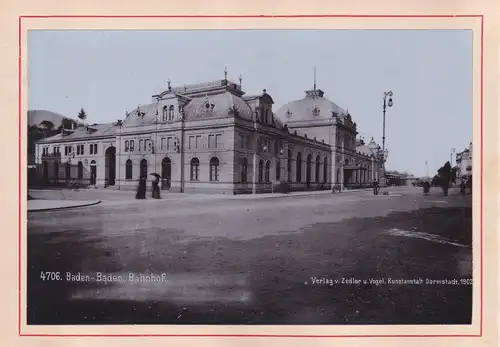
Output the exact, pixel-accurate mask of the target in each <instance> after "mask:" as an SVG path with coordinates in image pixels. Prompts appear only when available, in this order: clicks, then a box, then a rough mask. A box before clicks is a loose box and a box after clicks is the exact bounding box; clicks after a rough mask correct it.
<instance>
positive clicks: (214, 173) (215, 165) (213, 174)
mask: <svg viewBox="0 0 500 347" xmlns="http://www.w3.org/2000/svg"><path fill="white" fill-rule="evenodd" d="M218 180H219V158H216V157H213V158H212V159H210V181H218Z"/></svg>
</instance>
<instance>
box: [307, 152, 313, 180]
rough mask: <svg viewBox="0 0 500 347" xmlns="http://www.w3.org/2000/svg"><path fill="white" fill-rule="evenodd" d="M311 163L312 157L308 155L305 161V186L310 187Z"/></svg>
mask: <svg viewBox="0 0 500 347" xmlns="http://www.w3.org/2000/svg"><path fill="white" fill-rule="evenodd" d="M311 161H312V155H311V154H309V155H308V156H307V159H306V186H307V187H310V186H311Z"/></svg>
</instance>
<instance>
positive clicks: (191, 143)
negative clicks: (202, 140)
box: [189, 136, 195, 150]
mask: <svg viewBox="0 0 500 347" xmlns="http://www.w3.org/2000/svg"><path fill="white" fill-rule="evenodd" d="M194 145H195V144H194V136H189V149H190V150H191V149H194V148H195V147H194Z"/></svg>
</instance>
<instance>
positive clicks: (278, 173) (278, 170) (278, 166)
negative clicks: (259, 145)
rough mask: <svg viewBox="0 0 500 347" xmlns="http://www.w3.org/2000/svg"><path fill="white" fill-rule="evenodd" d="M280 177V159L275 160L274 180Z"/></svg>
mask: <svg viewBox="0 0 500 347" xmlns="http://www.w3.org/2000/svg"><path fill="white" fill-rule="evenodd" d="M280 179H281V163H280V160H279V159H277V160H276V181H279V180H280Z"/></svg>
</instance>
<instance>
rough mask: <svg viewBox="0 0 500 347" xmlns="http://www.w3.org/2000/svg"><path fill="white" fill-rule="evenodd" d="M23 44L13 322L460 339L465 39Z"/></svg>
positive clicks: (160, 38)
mask: <svg viewBox="0 0 500 347" xmlns="http://www.w3.org/2000/svg"><path fill="white" fill-rule="evenodd" d="M27 35H28V37H27V54H26V61H25V62H24V63H25V64H26V65H27V77H28V78H27V81H28V86H27V101H28V112H27V114H26V117H27V120H26V122H25V124H26V131H27V133H26V135H25V138H24V141H27V152H26V156H27V167H26V170H27V197H26V198H27V210H28V211H27V231H26V233H27V237H26V240H27V241H26V242H27V250H26V252H27V255H26V258H27V264H24V266H25V268H26V279H25V281H26V286H27V293H26V295H27V296H26V304H27V305H26V307H23V308H22V309H24V310H25V312H26V319H27V324H28V325H91V324H94V325H95V324H99V325H102V324H104V325H111V324H113V325H116V324H177V325H198V324H204V325H207V324H208V325H320V324H322V325H368V324H372V325H373V324H380V325H382V324H383V325H388V324H390V325H403V324H404V325H451V324H454V325H455V324H471V321H472V310H473V307H472V285H473V277H472V252H473V250H472V237H473V235H472V229H473V228H472V194H473V187H472V172H473V165H472V162H473V161H472V159H473V149H474V148H473V140H472V123H473V119H472V113H473V108H472V101H473V93H472V92H473V85H472V80H473V60H472V54H473V49H472V48H473V46H472V44H473V42H472V37H473V34H472V31H471V30H184V31H183V30H157V31H146V30H142V31H141V30H122V31H107V30H53V31H51V30H30V31H29V32H28V34H27ZM478 148H479V147H478ZM474 194H475V193H474Z"/></svg>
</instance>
